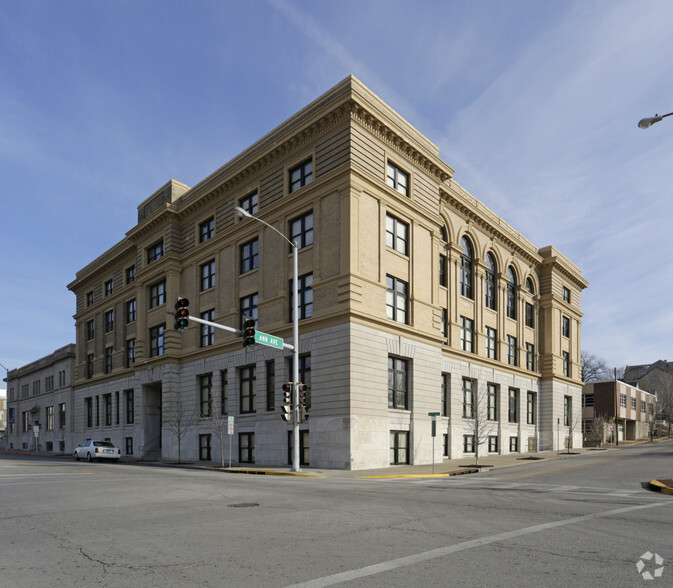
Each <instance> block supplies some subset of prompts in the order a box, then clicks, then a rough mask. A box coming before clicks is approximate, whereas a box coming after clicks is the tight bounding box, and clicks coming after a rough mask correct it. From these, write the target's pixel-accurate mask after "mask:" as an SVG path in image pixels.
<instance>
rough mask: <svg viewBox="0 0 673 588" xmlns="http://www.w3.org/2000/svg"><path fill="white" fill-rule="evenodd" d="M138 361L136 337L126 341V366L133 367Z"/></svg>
mask: <svg viewBox="0 0 673 588" xmlns="http://www.w3.org/2000/svg"><path fill="white" fill-rule="evenodd" d="M135 362H136V340H135V337H134V338H132V339H128V340H127V341H126V367H127V368H128V367H131V366H132V365H133V364H134V363H135Z"/></svg>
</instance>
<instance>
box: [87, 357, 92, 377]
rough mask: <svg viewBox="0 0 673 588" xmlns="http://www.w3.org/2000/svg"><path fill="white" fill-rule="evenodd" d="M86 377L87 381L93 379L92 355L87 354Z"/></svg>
mask: <svg viewBox="0 0 673 588" xmlns="http://www.w3.org/2000/svg"><path fill="white" fill-rule="evenodd" d="M86 377H87V378H89V379H91V378H93V353H89V354H87V356H86Z"/></svg>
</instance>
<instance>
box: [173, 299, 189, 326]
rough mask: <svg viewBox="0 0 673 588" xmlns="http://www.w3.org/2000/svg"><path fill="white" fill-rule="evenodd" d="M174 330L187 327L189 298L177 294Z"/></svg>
mask: <svg viewBox="0 0 673 588" xmlns="http://www.w3.org/2000/svg"><path fill="white" fill-rule="evenodd" d="M173 316H174V317H175V325H174V326H175V330H176V331H181V332H182V331H186V330H187V329H188V328H189V300H188V299H187V298H185V297H184V296H178V298H177V301H176V302H175V313H174V314H173Z"/></svg>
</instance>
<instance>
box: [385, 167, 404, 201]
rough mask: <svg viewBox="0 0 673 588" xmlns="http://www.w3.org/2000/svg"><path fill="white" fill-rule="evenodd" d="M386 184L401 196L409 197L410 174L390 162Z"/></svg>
mask: <svg viewBox="0 0 673 588" xmlns="http://www.w3.org/2000/svg"><path fill="white" fill-rule="evenodd" d="M386 182H387V184H388V185H389V186H390V187H391V188H393V189H395V190H397V191H398V192H399V193H400V194H402V195H404V196H409V174H408V173H407V172H405V171H402V170H401V169H400V168H399V167H397V166H396V165H394V164H392V163H390V162H388V166H387V173H386Z"/></svg>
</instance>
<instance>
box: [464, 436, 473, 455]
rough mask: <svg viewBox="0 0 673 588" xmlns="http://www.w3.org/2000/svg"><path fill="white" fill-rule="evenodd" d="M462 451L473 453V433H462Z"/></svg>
mask: <svg viewBox="0 0 673 588" xmlns="http://www.w3.org/2000/svg"><path fill="white" fill-rule="evenodd" d="M463 453H474V435H463Z"/></svg>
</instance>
